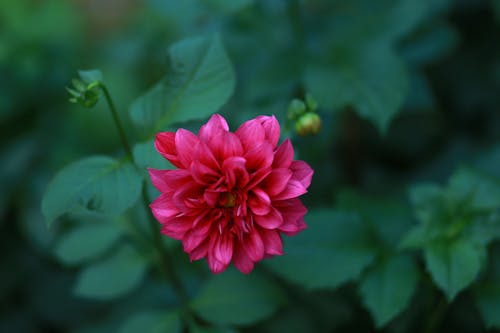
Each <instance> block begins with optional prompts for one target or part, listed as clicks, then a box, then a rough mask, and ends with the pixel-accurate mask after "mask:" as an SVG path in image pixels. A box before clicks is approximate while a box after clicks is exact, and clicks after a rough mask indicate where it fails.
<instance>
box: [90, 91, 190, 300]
mask: <svg viewBox="0 0 500 333" xmlns="http://www.w3.org/2000/svg"><path fill="white" fill-rule="evenodd" d="M99 87H100V88H101V90H102V92H103V93H104V97H105V98H106V102H107V104H108V107H109V110H110V111H111V115H112V117H113V121H114V123H115V126H116V128H117V130H118V134H119V136H120V140H121V142H122V145H123V149H125V153H126V154H127V157H128V158H129V159H130V160H131V161H132V163H134V165H135V166H136V167H138V166H137V164H136V163H135V161H134V156H133V155H132V150H131V149H130V145H129V143H128V140H127V137H126V135H125V131H124V130H123V126H122V124H121V122H120V118H119V117H118V113H117V112H116V108H115V104H114V103H113V99H112V98H111V95H110V94H109V91H108V89H107V88H106V86H105V85H104V84H103V83H101V82H100V83H99ZM142 200H143V202H144V207H145V208H146V207H148V205H149V198H148V194H147V190H146V183H143V184H142ZM147 215H148V220H149V224H150V226H151V233H152V236H153V241H154V244H155V248H156V250H157V257H158V261H159V267H160V270H161V274H162V275H163V276H164V277H165V279H166V280H167V281H168V282H169V283H170V284H171V286H172V287H173V289H174V291H175V293H176V295H177V298H178V299H179V301H180V302H181V304H182V305H186V303H187V301H188V297H187V294H186V291H185V289H184V287H183V285H182V284H181V282H180V280H179V278H178V277H177V275H176V274H175V271H174V267H173V265H172V258H171V256H170V254H169V252H168V249H167V248H166V247H165V246H164V244H163V242H162V240H161V235H160V232H159V231H158V224H157V223H156V221H155V220H154V219H153V217H152V216H151V214H150V213H149V212H147Z"/></svg>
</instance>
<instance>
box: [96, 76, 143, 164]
mask: <svg viewBox="0 0 500 333" xmlns="http://www.w3.org/2000/svg"><path fill="white" fill-rule="evenodd" d="M99 87H100V88H101V90H102V92H103V93H104V97H105V98H106V102H107V103H108V107H109V110H110V111H111V116H112V117H113V121H114V122H115V126H116V129H117V130H118V135H119V136H120V140H121V141H122V145H123V149H125V153H126V154H127V156H128V157H129V158H130V160H131V161H133V160H134V156H133V155H132V150H131V149H130V145H129V143H128V140H127V136H126V135H125V131H124V130H123V126H122V123H121V122H120V118H118V112H116V108H115V104H114V103H113V99H111V95H110V94H109V91H108V88H106V86H105V85H104V84H103V83H99Z"/></svg>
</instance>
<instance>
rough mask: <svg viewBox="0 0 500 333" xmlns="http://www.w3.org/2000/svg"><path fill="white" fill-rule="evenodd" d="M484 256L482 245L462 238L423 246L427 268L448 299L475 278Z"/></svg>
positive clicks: (453, 296) (450, 299)
mask: <svg viewBox="0 0 500 333" xmlns="http://www.w3.org/2000/svg"><path fill="white" fill-rule="evenodd" d="M484 257H485V249H484V247H482V246H479V245H476V244H474V243H472V242H470V241H467V240H464V239H458V240H455V241H452V242H448V243H445V242H436V243H434V244H429V245H428V246H427V247H426V248H425V262H426V266H427V270H428V271H429V273H430V274H431V276H432V279H433V280H434V282H435V283H436V284H437V286H438V287H439V288H440V289H441V290H443V292H444V293H445V294H446V297H447V298H448V300H449V301H452V300H453V299H454V298H455V296H456V295H457V294H458V293H459V292H460V291H461V290H463V289H464V288H466V287H467V286H468V285H470V284H471V283H472V282H473V281H474V280H475V279H476V277H477V275H478V273H479V270H480V269H481V262H482V261H483V259H484Z"/></svg>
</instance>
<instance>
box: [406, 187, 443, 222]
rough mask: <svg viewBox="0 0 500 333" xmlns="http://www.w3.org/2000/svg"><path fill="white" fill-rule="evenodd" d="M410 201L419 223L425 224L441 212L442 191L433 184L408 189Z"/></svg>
mask: <svg viewBox="0 0 500 333" xmlns="http://www.w3.org/2000/svg"><path fill="white" fill-rule="evenodd" d="M410 200H411V202H412V204H413V209H414V211H415V215H416V216H417V218H418V219H419V221H420V222H421V223H424V224H427V223H429V222H430V221H431V220H432V219H434V218H435V217H436V216H438V215H439V214H440V213H441V211H442V208H441V207H442V206H443V205H444V202H443V189H442V188H441V187H440V186H439V185H435V184H430V183H427V184H425V183H423V184H419V185H416V186H414V187H412V188H411V189H410Z"/></svg>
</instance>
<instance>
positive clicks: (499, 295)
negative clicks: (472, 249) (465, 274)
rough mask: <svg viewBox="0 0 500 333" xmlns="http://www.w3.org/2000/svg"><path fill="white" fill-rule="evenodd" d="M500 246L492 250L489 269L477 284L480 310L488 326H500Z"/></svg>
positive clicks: (477, 300)
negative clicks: (499, 310)
mask: <svg viewBox="0 0 500 333" xmlns="http://www.w3.org/2000/svg"><path fill="white" fill-rule="evenodd" d="M499 256H500V247H498V246H496V247H493V249H492V251H491V252H490V255H489V257H490V263H489V271H488V274H487V275H486V277H485V279H483V280H482V281H481V282H480V283H478V284H477V287H476V290H475V297H476V302H477V305H478V309H479V312H480V313H481V316H482V317H483V320H484V322H485V323H486V326H487V327H488V328H493V327H496V328H500V316H499V315H498V314H499V312H498V309H500V263H499V262H498V258H499Z"/></svg>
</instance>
